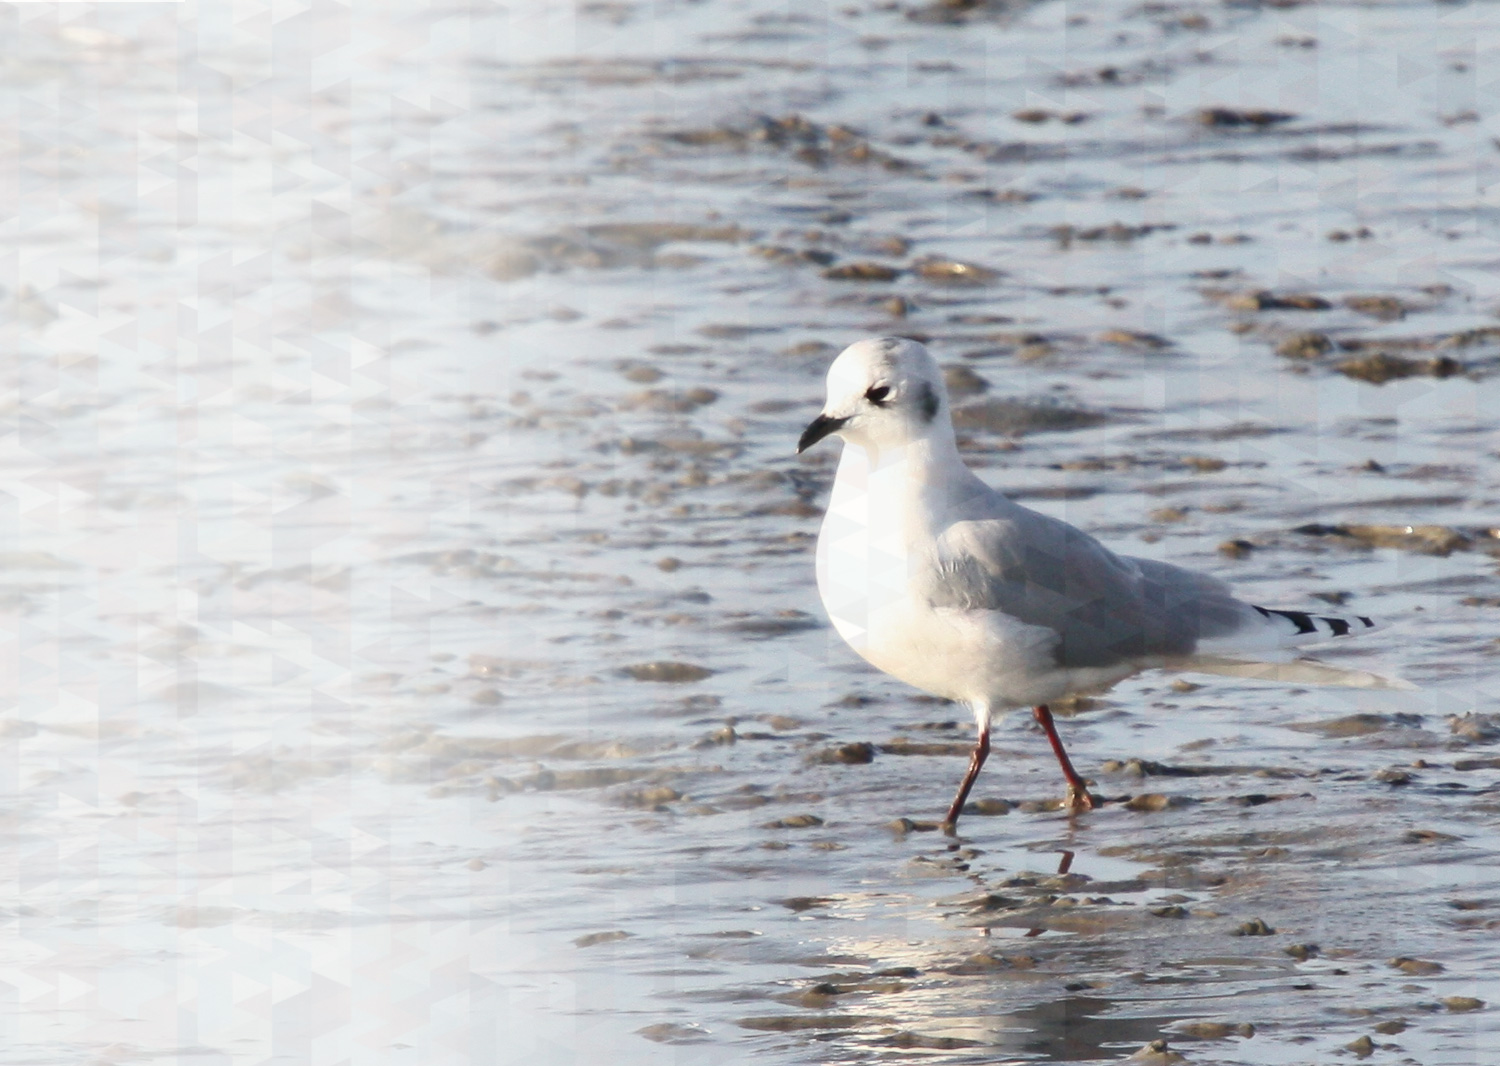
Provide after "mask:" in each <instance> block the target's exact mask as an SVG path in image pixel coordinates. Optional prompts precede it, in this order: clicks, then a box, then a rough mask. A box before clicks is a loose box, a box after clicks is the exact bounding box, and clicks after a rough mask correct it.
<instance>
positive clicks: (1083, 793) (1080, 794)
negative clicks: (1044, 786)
mask: <svg viewBox="0 0 1500 1066" xmlns="http://www.w3.org/2000/svg"><path fill="white" fill-rule="evenodd" d="M1031 714H1032V717H1033V718H1035V719H1036V720H1037V723H1038V724H1039V725H1041V727H1042V729H1043V730H1045V731H1046V733H1047V740H1048V741H1050V742H1051V744H1052V753H1053V754H1054V755H1056V756H1057V763H1058V765H1059V766H1061V767H1062V772H1063V777H1065V778H1067V781H1068V806H1069V807H1071V808H1072V809H1073V810H1075V811H1091V810H1093V809H1094V808H1095V807H1097V806H1099V802H1098V801H1097V800H1096V799H1094V797H1093V796H1091V795H1089V787H1088V784H1087V783H1086V782H1085V781H1084V780H1083V778H1081V777H1079V776H1078V771H1077V770H1075V769H1073V764H1072V763H1071V762H1069V761H1068V753H1067V751H1066V750H1064V748H1063V743H1062V739H1061V738H1060V737H1059V736H1058V735H1057V726H1055V725H1053V724H1052V712H1051V711H1049V710H1048V709H1047V705H1046V704H1045V703H1044V704H1041V705H1040V706H1037V707H1033V708H1032V709H1031Z"/></svg>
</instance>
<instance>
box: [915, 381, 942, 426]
mask: <svg viewBox="0 0 1500 1066" xmlns="http://www.w3.org/2000/svg"><path fill="white" fill-rule="evenodd" d="M917 408H918V410H920V411H921V412H922V421H924V422H931V421H932V420H933V419H934V418H936V417H937V413H938V397H937V390H935V389H934V388H933V387H932V386H931V385H930V384H928V383H927V382H925V381H924V382H922V389H921V391H920V392H918V393H917Z"/></svg>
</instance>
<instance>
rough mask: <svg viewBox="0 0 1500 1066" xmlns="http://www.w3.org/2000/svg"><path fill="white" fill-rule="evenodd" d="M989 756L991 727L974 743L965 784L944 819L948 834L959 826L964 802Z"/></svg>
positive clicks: (984, 729) (987, 727)
mask: <svg viewBox="0 0 1500 1066" xmlns="http://www.w3.org/2000/svg"><path fill="white" fill-rule="evenodd" d="M989 754H990V730H989V726H985V727H984V728H983V729H981V730H980V731H979V739H978V740H976V741H975V742H974V754H972V755H970V756H969V772H968V773H966V774H964V781H963V784H961V785H959V786H958V795H956V796H954V797H953V806H951V807H949V808H948V816H947V817H946V818H944V819H943V829H944V830H945V831H946V832H949V833H951V832H953V827H954V826H956V825H957V824H958V816H959V815H960V814H962V813H963V809H964V801H965V800H967V799H968V798H969V790H970V789H971V788H973V787H974V779H975V778H976V777H978V776H979V768H980V767H981V766H983V765H984V760H985V759H986V758H988V757H989Z"/></svg>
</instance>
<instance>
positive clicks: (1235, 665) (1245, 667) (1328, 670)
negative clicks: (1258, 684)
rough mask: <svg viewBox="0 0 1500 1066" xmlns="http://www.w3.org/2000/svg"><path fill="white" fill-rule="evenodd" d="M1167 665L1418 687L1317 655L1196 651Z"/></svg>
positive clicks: (1287, 680) (1267, 677)
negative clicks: (1280, 657) (1259, 657)
mask: <svg viewBox="0 0 1500 1066" xmlns="http://www.w3.org/2000/svg"><path fill="white" fill-rule="evenodd" d="M1170 669H1174V670H1182V671H1184V672H1187V673H1197V674H1222V675H1225V676H1228V677H1252V678H1256V679H1258V680H1262V681H1280V682H1282V683H1283V684H1295V685H1340V686H1343V687H1345V688H1376V689H1396V690H1400V691H1411V690H1413V689H1415V688H1416V687H1417V686H1416V685H1413V684H1412V683H1411V682H1410V681H1407V680H1405V679H1404V678H1400V677H1387V676H1385V675H1384V674H1375V673H1371V672H1369V671H1368V670H1350V669H1347V668H1345V667H1342V666H1330V665H1329V664H1328V663H1323V662H1319V661H1318V660H1316V659H1292V660H1290V661H1288V662H1254V661H1251V660H1247V659H1233V658H1229V657H1227V656H1220V655H1198V656H1193V657H1191V658H1187V659H1183V660H1180V661H1178V662H1175V663H1172V664H1171V667H1170Z"/></svg>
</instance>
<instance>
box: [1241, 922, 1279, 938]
mask: <svg viewBox="0 0 1500 1066" xmlns="http://www.w3.org/2000/svg"><path fill="white" fill-rule="evenodd" d="M1232 935H1233V936H1275V935H1276V930H1274V929H1272V928H1271V927H1270V926H1269V925H1267V924H1266V922H1265V919H1264V918H1256V919H1254V920H1252V921H1248V922H1244V923H1242V924H1241V925H1240V927H1239V928H1238V929H1236V930H1235V931H1234V933H1233V934H1232Z"/></svg>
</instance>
